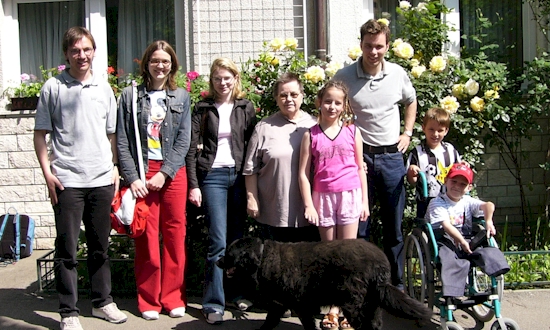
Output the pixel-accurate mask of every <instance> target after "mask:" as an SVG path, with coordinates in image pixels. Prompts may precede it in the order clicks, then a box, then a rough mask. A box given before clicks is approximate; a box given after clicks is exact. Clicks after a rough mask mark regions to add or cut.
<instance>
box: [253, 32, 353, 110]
mask: <svg viewBox="0 0 550 330" xmlns="http://www.w3.org/2000/svg"><path fill="white" fill-rule="evenodd" d="M295 40H296V39H294V38H288V39H281V38H275V39H273V40H271V41H269V42H267V41H266V42H264V45H263V49H262V51H261V52H260V54H259V55H258V56H256V57H255V58H252V59H249V60H248V61H247V62H246V63H244V64H243V68H242V81H243V85H244V89H245V90H246V91H247V92H248V99H250V100H251V101H252V102H254V104H255V106H256V108H257V112H258V117H259V118H263V117H265V116H268V115H270V114H272V113H274V112H277V111H278V107H277V102H276V100H275V98H274V97H273V84H274V83H275V81H276V80H277V78H278V77H279V76H280V75H281V74H282V73H284V72H293V73H296V74H297V75H298V76H299V77H300V80H301V81H302V83H303V85H304V102H303V105H302V109H303V110H305V111H307V112H309V113H312V114H316V113H317V110H316V107H315V98H316V95H317V91H318V90H319V88H321V86H323V84H324V83H325V82H326V81H327V80H329V79H330V77H332V76H333V75H334V74H335V73H336V72H337V71H338V70H339V69H341V68H342V67H343V64H342V63H338V62H335V61H330V60H329V61H322V60H320V59H318V58H316V57H314V56H310V57H309V58H308V59H306V58H305V57H304V53H303V52H301V51H298V50H297V49H296V47H297V41H295ZM360 54H361V50H360V49H359V50H357V49H356V48H352V49H350V55H357V56H359V55H360Z"/></svg>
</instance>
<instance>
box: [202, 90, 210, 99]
mask: <svg viewBox="0 0 550 330" xmlns="http://www.w3.org/2000/svg"><path fill="white" fill-rule="evenodd" d="M208 94H210V92H208V91H202V92H201V97H202V98H203V99H205V98H207V97H208Z"/></svg>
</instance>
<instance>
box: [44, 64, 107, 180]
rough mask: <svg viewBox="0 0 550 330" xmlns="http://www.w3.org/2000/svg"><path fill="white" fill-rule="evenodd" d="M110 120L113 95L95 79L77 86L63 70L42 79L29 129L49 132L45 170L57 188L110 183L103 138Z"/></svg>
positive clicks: (98, 78) (104, 139)
mask: <svg viewBox="0 0 550 330" xmlns="http://www.w3.org/2000/svg"><path fill="white" fill-rule="evenodd" d="M116 118H117V107H116V101H115V97H114V95H113V91H112V90H111V87H110V86H109V84H107V82H106V81H104V80H103V79H101V78H100V77H97V76H95V75H94V76H93V77H92V79H91V80H90V81H86V82H80V81H78V80H76V79H74V78H73V77H72V76H71V75H69V73H68V71H67V70H66V71H63V72H62V73H61V74H60V75H58V76H56V77H52V78H50V79H48V81H46V83H45V84H44V86H43V87H42V91H41V93H40V100H39V102H38V107H37V109H36V117H35V127H34V129H35V130H45V131H48V132H49V133H50V141H51V152H50V166H51V169H52V173H53V174H54V175H55V176H56V177H57V178H58V179H59V181H60V182H61V183H62V184H63V186H65V187H71V188H93V187H102V186H107V185H110V184H111V180H112V170H113V161H112V159H113V154H112V151H111V143H110V142H109V139H108V138H107V134H114V133H115V131H116Z"/></svg>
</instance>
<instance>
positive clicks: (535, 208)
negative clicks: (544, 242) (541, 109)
mask: <svg viewBox="0 0 550 330" xmlns="http://www.w3.org/2000/svg"><path fill="white" fill-rule="evenodd" d="M538 122H539V125H540V126H541V128H542V132H532V134H533V138H532V139H531V140H527V139H524V140H523V141H521V149H522V150H523V152H524V153H525V156H526V158H524V159H521V160H520V161H521V167H522V168H523V170H522V171H521V176H522V180H523V184H524V187H525V188H524V191H525V195H526V200H527V203H528V206H529V207H530V210H527V212H530V219H531V220H532V223H531V225H532V226H536V219H537V218H538V217H539V216H543V215H544V212H545V208H546V205H547V203H548V202H549V201H548V199H547V195H546V194H547V187H548V185H549V183H550V182H549V179H548V172H547V171H545V170H543V169H542V168H541V167H540V166H539V164H544V163H545V162H546V161H547V155H548V150H549V149H548V148H549V144H548V143H549V138H550V135H549V134H548V132H549V129H550V120H549V119H548V118H542V119H538ZM482 158H483V160H484V162H485V165H484V166H483V169H481V170H478V173H477V175H476V179H475V183H476V189H477V193H478V194H479V196H480V198H481V199H483V200H490V201H492V202H494V203H495V205H496V211H495V224H496V225H497V230H502V228H503V227H504V223H505V222H506V221H508V233H509V235H510V237H512V238H513V239H514V240H517V239H521V238H522V237H523V235H524V233H523V231H522V221H523V220H522V216H521V199H520V189H519V185H518V184H517V182H516V179H515V178H514V176H513V175H512V173H510V171H509V170H508V169H507V166H506V163H505V161H504V160H503V158H502V157H501V156H500V154H499V153H498V150H496V148H490V147H489V148H487V150H486V154H485V155H484V156H483V157H482ZM478 168H479V166H478ZM535 229H536V228H533V229H532V232H533V233H534V230H535Z"/></svg>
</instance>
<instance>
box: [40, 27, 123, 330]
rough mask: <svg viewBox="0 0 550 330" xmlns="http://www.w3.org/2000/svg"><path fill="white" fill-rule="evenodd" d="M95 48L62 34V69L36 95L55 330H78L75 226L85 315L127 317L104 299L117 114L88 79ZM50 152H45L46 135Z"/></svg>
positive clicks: (97, 82)
mask: <svg viewBox="0 0 550 330" xmlns="http://www.w3.org/2000/svg"><path fill="white" fill-rule="evenodd" d="M95 48H96V45H95V41H94V38H93V36H92V35H91V34H90V32H89V31H88V30H87V29H85V28H83V27H72V28H70V29H68V30H67V31H66V32H65V34H64V35H63V53H64V55H65V58H66V59H67V62H68V63H69V69H66V70H65V71H63V72H62V73H61V74H60V75H58V76H56V77H53V78H50V79H49V80H48V81H47V82H46V83H45V84H44V87H43V88H42V91H41V92H40V101H39V103H38V107H37V111H36V118H35V127H34V149H35V151H36V156H37V157H38V162H39V163H40V167H41V169H42V173H43V174H44V179H45V181H46V185H47V186H48V193H49V196H50V201H51V203H52V206H53V210H54V214H55V229H56V233H57V238H56V240H55V256H54V263H55V268H54V269H55V281H56V289H57V292H58V296H59V314H61V323H60V327H61V330H82V326H81V325H80V321H79V320H78V315H79V313H80V311H79V309H78V307H76V302H77V300H78V288H77V275H78V274H77V269H76V265H77V262H76V254H77V242H78V237H79V234H80V222H81V221H82V222H83V223H84V226H85V229H86V239H87V241H86V244H87V246H88V251H87V252H88V260H87V261H88V263H87V264H88V276H89V279H90V284H91V291H92V292H91V298H92V307H93V308H92V316H95V317H98V318H102V319H105V320H107V321H109V322H111V323H123V322H125V321H126V319H127V317H126V315H125V314H124V313H122V312H121V311H120V310H119V309H118V308H117V305H116V304H115V303H114V302H113V298H112V297H111V270H110V267H109V256H108V255H107V251H108V248H109V233H110V231H111V221H110V216H109V214H110V210H111V201H112V199H113V196H114V192H115V190H116V189H118V179H119V175H118V169H117V167H116V165H117V164H116V162H117V152H116V135H115V129H116V118H117V107H116V102H115V97H114V95H113V91H112V90H111V88H110V86H109V84H107V82H106V81H105V80H104V79H101V77H100V76H99V75H97V74H92V70H91V68H92V60H93V58H94V53H95ZM47 134H49V136H50V141H51V150H50V153H48V147H47V143H46V135H47Z"/></svg>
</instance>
